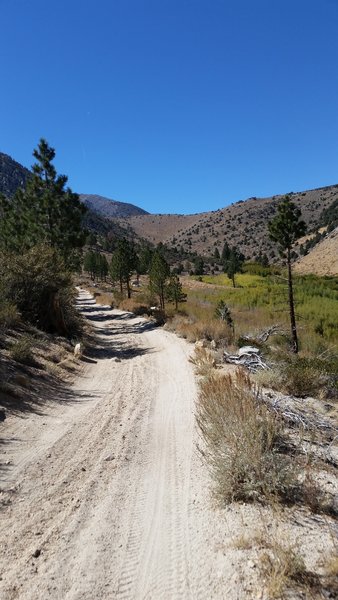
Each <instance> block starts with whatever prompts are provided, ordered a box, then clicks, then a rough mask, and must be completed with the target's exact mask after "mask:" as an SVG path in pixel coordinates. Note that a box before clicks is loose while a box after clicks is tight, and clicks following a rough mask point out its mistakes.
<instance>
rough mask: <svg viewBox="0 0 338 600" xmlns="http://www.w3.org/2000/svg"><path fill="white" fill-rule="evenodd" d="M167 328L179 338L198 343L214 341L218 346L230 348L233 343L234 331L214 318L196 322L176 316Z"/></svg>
mask: <svg viewBox="0 0 338 600" xmlns="http://www.w3.org/2000/svg"><path fill="white" fill-rule="evenodd" d="M167 328H168V329H171V330H173V331H175V332H176V333H177V334H178V335H179V336H181V337H183V338H185V339H186V340H188V342H196V341H197V340H208V341H212V340H214V341H215V342H216V344H217V345H218V346H228V345H229V344H231V343H232V342H233V331H232V329H231V327H229V325H227V324H226V323H224V322H223V321H218V320H216V319H213V318H208V319H200V320H197V319H196V320H195V319H194V318H188V317H185V316H182V315H176V316H174V317H173V319H172V320H171V321H170V323H168V324H167Z"/></svg>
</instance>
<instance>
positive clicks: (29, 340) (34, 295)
mask: <svg viewBox="0 0 338 600" xmlns="http://www.w3.org/2000/svg"><path fill="white" fill-rule="evenodd" d="M33 155H34V158H35V159H36V162H35V164H34V165H33V168H32V174H31V175H30V177H28V180H27V183H26V187H25V188H24V189H21V188H19V189H17V191H16V192H15V194H14V196H13V197H11V198H6V197H4V196H3V195H0V349H1V364H0V400H1V404H2V405H3V406H6V407H9V408H11V409H14V407H21V410H24V409H25V408H26V407H27V406H28V405H29V403H30V402H33V403H34V402H35V403H40V400H41V396H43V390H44V392H45V397H48V396H49V392H50V388H49V387H48V386H51V385H53V394H54V395H55V397H56V396H57V387H58V386H62V380H64V379H65V375H66V373H65V371H64V370H63V369H64V368H65V369H66V371H67V369H68V368H69V370H70V371H71V370H72V369H74V368H75V366H74V365H73V364H72V360H71V359H70V360H68V357H67V356H66V355H67V354H68V353H69V352H72V347H73V344H74V340H76V339H77V338H78V337H79V336H81V335H82V327H83V324H82V320H81V318H80V316H79V314H78V312H77V310H76V307H75V296H76V291H75V287H74V280H73V278H74V273H76V272H77V271H78V270H79V269H80V266H81V260H82V248H83V246H84V243H85V239H86V233H85V231H84V229H83V227H82V219H83V216H84V214H85V212H86V209H85V207H84V206H83V204H82V203H81V202H80V200H79V197H78V195H77V194H74V193H73V192H72V191H71V190H70V189H69V188H68V187H66V183H67V177H66V176H64V175H58V174H57V173H56V170H55V168H54V166H53V160H54V157H55V151H54V149H53V148H51V147H50V146H49V145H48V143H47V142H46V141H45V140H43V139H42V140H40V143H39V145H38V148H37V149H36V150H34V152H33ZM51 350H52V352H51ZM61 364H62V368H61V367H60V369H59V367H58V365H61ZM30 378H33V379H34V389H33V388H32V387H31V385H30V383H29V380H30ZM48 378H49V379H48ZM47 379H48V382H47ZM27 390H29V392H28V393H27ZM48 390H49V391H48ZM16 400H18V402H16Z"/></svg>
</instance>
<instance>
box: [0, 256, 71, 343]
mask: <svg viewBox="0 0 338 600" xmlns="http://www.w3.org/2000/svg"><path fill="white" fill-rule="evenodd" d="M0 279H1V281H2V284H3V289H4V290H5V295H6V300H7V301H8V302H10V303H14V304H15V305H16V306H17V308H18V310H19V311H20V313H21V315H22V317H23V319H24V320H26V321H28V322H29V323H32V324H33V325H35V326H37V327H38V328H40V329H43V330H45V331H49V332H57V333H60V334H62V335H70V334H74V333H76V332H78V331H79V329H80V327H81V321H80V317H79V315H78V313H77V311H76V310H75V307H74V304H75V290H74V289H73V285H72V279H71V275H70V273H69V272H68V271H67V270H66V269H65V265H64V262H63V260H62V258H61V256H60V255H59V254H58V253H57V252H56V251H55V250H53V249H52V248H50V247H48V246H43V245H40V246H34V247H33V248H31V249H30V250H28V251H27V252H25V253H23V254H22V255H19V254H14V253H7V254H4V253H3V254H2V255H1V256H0Z"/></svg>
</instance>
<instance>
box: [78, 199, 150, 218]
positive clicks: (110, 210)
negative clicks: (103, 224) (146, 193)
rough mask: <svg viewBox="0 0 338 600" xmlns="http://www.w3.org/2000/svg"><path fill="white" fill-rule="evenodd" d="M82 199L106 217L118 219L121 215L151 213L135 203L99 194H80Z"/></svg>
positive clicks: (130, 215) (131, 215) (129, 215)
mask: <svg viewBox="0 0 338 600" xmlns="http://www.w3.org/2000/svg"><path fill="white" fill-rule="evenodd" d="M80 200H82V202H84V204H85V205H86V206H87V207H88V208H90V209H91V210H94V211H95V212H96V213H98V214H99V215H102V216H103V217H106V218H107V219H118V218H120V217H121V218H123V217H133V216H138V215H148V214H149V213H147V211H145V210H143V209H142V208H139V207H138V206H135V205H134V204H128V203H127V202H118V201H117V200H110V199H109V198H105V197H104V196H98V195H96V194H80Z"/></svg>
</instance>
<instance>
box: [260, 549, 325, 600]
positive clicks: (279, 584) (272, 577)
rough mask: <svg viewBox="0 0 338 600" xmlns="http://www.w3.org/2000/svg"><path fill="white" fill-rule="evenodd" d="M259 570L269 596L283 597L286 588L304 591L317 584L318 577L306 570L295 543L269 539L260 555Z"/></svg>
mask: <svg viewBox="0 0 338 600" xmlns="http://www.w3.org/2000/svg"><path fill="white" fill-rule="evenodd" d="M260 571H261V574H262V576H263V578H264V580H265V585H266V591H267V593H268V597H269V598H283V597H284V593H285V592H286V591H287V590H288V591H291V590H295V589H300V590H302V591H303V592H306V591H309V590H311V588H314V587H318V585H319V577H318V576H317V575H315V574H314V573H310V572H309V571H307V569H306V567H305V563H304V559H303V557H302V556H301V555H300V554H299V552H298V550H297V547H296V544H290V543H284V544H283V543H281V542H279V541H276V540H274V539H273V540H271V541H270V542H269V548H268V550H266V551H265V552H264V553H263V554H262V555H261V557H260Z"/></svg>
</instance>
